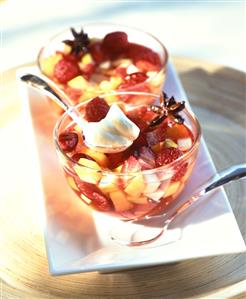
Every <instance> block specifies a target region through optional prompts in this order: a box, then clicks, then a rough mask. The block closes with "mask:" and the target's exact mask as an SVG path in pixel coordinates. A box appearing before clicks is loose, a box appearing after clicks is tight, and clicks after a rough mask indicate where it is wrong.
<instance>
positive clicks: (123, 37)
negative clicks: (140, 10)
mask: <svg viewBox="0 0 246 299" xmlns="http://www.w3.org/2000/svg"><path fill="white" fill-rule="evenodd" d="M127 39H128V37H127V34H126V33H125V32H121V31H115V32H111V33H108V34H107V35H106V36H105V37H104V39H103V41H102V47H103V49H104V50H105V52H108V53H110V54H112V55H113V56H114V55H117V54H120V53H122V52H123V51H124V50H125V49H126V48H127V45H128V40H127Z"/></svg>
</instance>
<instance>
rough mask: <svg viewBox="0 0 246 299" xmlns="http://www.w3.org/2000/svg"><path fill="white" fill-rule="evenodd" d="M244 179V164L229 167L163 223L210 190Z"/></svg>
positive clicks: (245, 169) (245, 167)
mask: <svg viewBox="0 0 246 299" xmlns="http://www.w3.org/2000/svg"><path fill="white" fill-rule="evenodd" d="M245 177H246V163H243V164H238V165H235V166H232V167H229V168H227V169H225V170H223V171H221V172H219V173H217V174H216V175H215V176H214V177H212V179H210V180H209V181H207V182H206V183H205V184H203V185H202V186H201V187H200V188H199V190H198V191H197V192H195V193H194V195H192V196H191V198H189V199H188V200H187V201H185V202H184V203H182V204H181V206H179V207H178V208H176V209H175V212H174V213H172V214H171V215H170V216H169V217H168V219H167V220H166V221H165V223H166V224H170V222H171V221H172V220H173V219H174V218H175V217H176V216H177V215H179V214H181V213H183V212H184V211H185V210H186V209H188V208H189V207H191V206H192V205H193V204H194V203H195V202H197V201H198V200H199V199H203V196H204V195H205V194H208V193H209V192H211V191H212V190H215V189H217V188H219V187H221V186H223V185H226V184H228V183H230V182H231V181H235V180H240V179H243V178H245Z"/></svg>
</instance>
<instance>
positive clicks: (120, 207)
mask: <svg viewBox="0 0 246 299" xmlns="http://www.w3.org/2000/svg"><path fill="white" fill-rule="evenodd" d="M109 196H110V198H111V200H112V202H113V204H114V208H115V210H116V211H117V212H124V211H127V210H130V209H132V208H133V204H132V203H131V202H129V201H128V200H127V198H126V194H125V193H124V192H123V191H121V190H118V191H113V192H111V193H109Z"/></svg>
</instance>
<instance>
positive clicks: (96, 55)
mask: <svg viewBox="0 0 246 299" xmlns="http://www.w3.org/2000/svg"><path fill="white" fill-rule="evenodd" d="M90 53H91V55H92V58H93V60H94V61H95V62H96V63H101V62H103V60H105V55H104V52H103V49H102V43H101V42H95V43H93V44H92V45H91V46H90Z"/></svg>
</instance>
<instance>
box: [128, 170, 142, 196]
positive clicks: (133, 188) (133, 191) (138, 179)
mask: <svg viewBox="0 0 246 299" xmlns="http://www.w3.org/2000/svg"><path fill="white" fill-rule="evenodd" d="M144 189H145V181H144V178H143V175H142V174H139V175H136V176H135V177H134V178H133V179H131V180H130V182H129V183H128V185H127V187H126V188H125V190H124V191H125V192H126V193H127V194H128V195H130V196H132V197H139V196H140V194H141V193H142V192H143V191H144Z"/></svg>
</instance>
